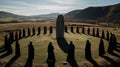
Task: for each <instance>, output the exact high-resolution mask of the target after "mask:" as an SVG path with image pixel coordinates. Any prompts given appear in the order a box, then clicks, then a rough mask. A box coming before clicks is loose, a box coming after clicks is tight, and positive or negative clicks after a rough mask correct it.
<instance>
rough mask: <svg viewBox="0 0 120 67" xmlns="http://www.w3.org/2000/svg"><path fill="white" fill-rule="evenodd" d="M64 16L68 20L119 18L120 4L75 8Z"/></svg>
mask: <svg viewBox="0 0 120 67" xmlns="http://www.w3.org/2000/svg"><path fill="white" fill-rule="evenodd" d="M64 17H65V20H66V21H83V20H96V19H99V20H104V18H107V19H110V18H118V17H120V4H116V5H110V6H102V7H88V8H86V9H83V10H75V11H71V12H68V13H66V14H65V15H64ZM104 21H106V20H104ZM112 21H113V20H112Z"/></svg>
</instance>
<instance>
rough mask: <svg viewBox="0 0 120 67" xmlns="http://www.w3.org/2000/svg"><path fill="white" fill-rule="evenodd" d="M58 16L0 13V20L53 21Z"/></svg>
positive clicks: (54, 14) (51, 14) (55, 14)
mask: <svg viewBox="0 0 120 67" xmlns="http://www.w3.org/2000/svg"><path fill="white" fill-rule="evenodd" d="M58 15H59V13H50V14H41V15H32V16H23V15H17V14H13V13H10V12H5V11H0V18H2V19H3V18H11V19H13V20H21V21H34V20H35V21H44V20H55V19H56V18H57V16H58ZM33 19H34V20H33Z"/></svg>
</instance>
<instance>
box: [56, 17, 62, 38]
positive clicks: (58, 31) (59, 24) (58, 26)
mask: <svg viewBox="0 0 120 67" xmlns="http://www.w3.org/2000/svg"><path fill="white" fill-rule="evenodd" d="M56 37H57V38H63V37H64V17H63V15H59V16H58V18H57V21H56Z"/></svg>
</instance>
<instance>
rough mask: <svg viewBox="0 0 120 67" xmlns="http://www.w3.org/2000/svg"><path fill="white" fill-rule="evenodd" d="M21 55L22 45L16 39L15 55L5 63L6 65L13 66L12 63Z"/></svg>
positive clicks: (7, 66) (6, 66)
mask: <svg viewBox="0 0 120 67" xmlns="http://www.w3.org/2000/svg"><path fill="white" fill-rule="evenodd" d="M19 57H20V45H19V43H18V41H16V46H15V56H14V57H13V58H12V59H10V60H9V61H8V63H7V64H6V65H5V67H11V65H12V64H13V63H14V62H15V61H16V60H17V59H18V58H19Z"/></svg>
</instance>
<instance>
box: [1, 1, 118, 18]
mask: <svg viewBox="0 0 120 67" xmlns="http://www.w3.org/2000/svg"><path fill="white" fill-rule="evenodd" d="M118 3H120V0H0V11H7V12H11V13H15V14H19V15H26V16H29V15H39V14H49V13H67V12H69V11H72V10H77V9H85V8H87V7H91V6H106V5H113V4H118Z"/></svg>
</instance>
